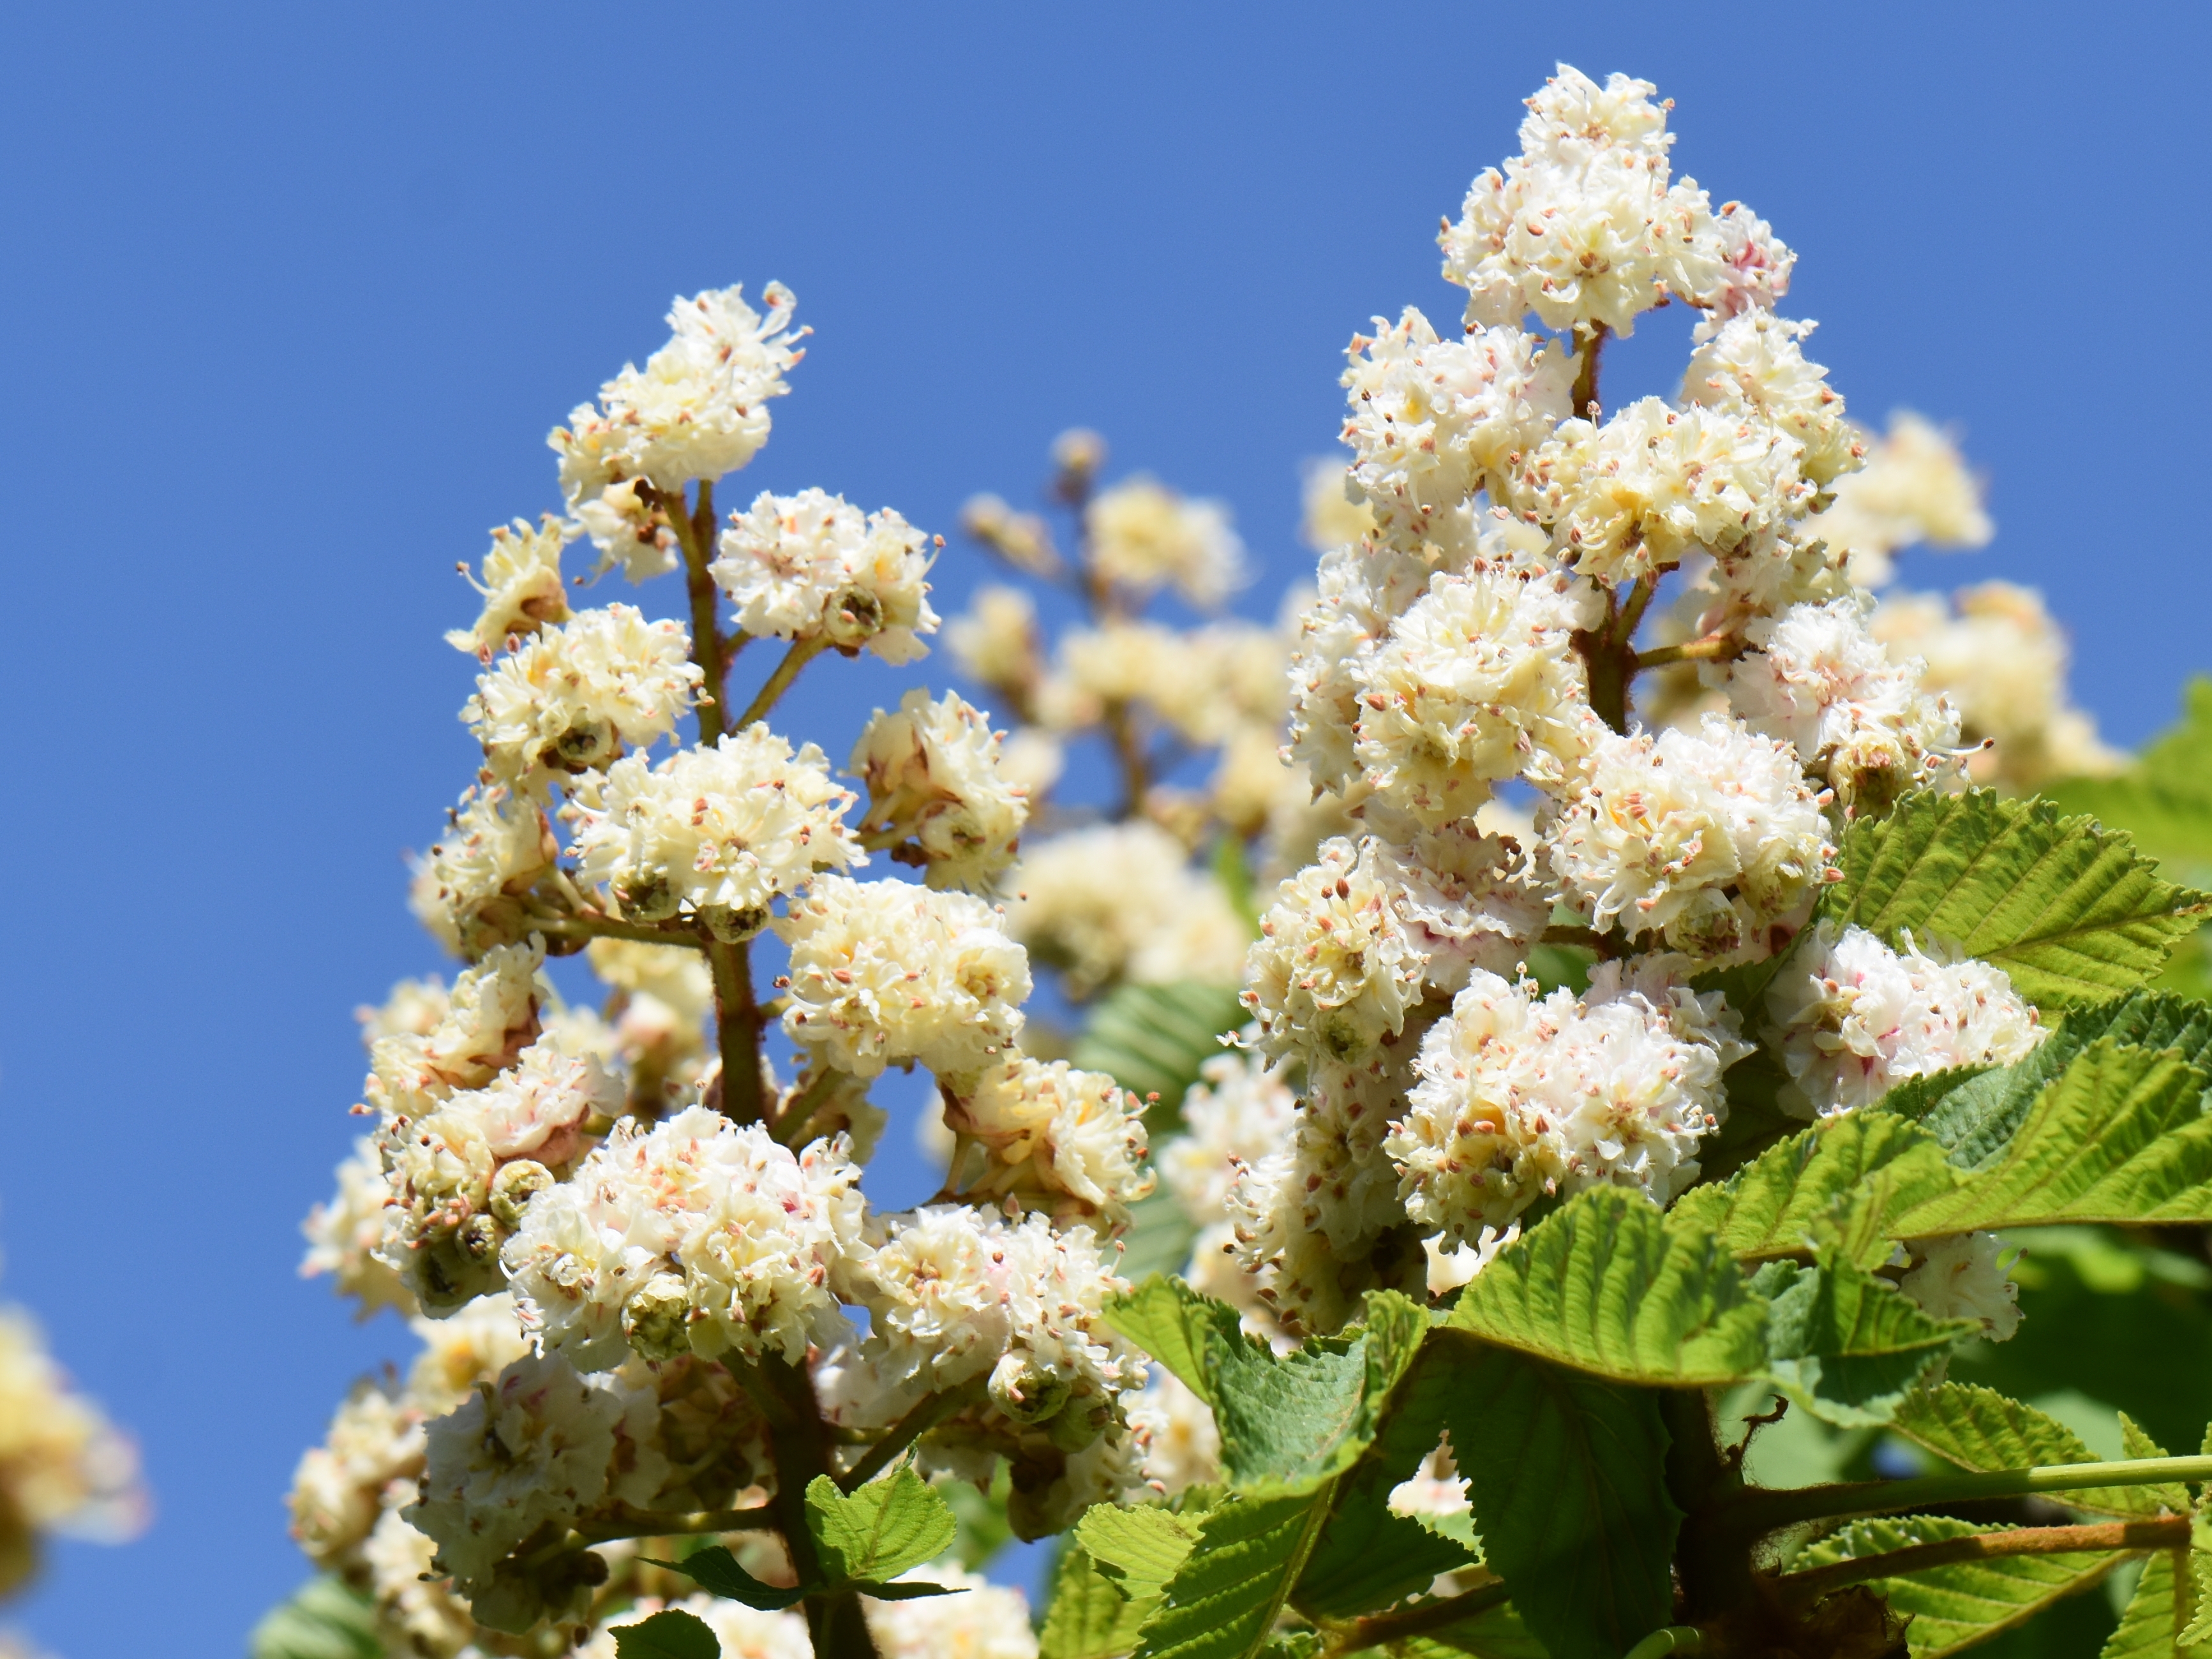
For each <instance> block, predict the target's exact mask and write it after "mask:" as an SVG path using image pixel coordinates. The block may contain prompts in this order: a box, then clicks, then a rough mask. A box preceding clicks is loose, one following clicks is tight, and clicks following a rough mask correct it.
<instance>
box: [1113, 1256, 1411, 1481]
mask: <svg viewBox="0 0 2212 1659" xmlns="http://www.w3.org/2000/svg"><path fill="white" fill-rule="evenodd" d="M1106 1319H1107V1322H1108V1323H1109V1324H1111V1325H1112V1326H1113V1327H1114V1328H1115V1329H1116V1330H1118V1331H1120V1332H1121V1334H1123V1335H1124V1336H1127V1338H1128V1339H1129V1340H1131V1341H1133V1342H1134V1343H1136V1344H1137V1345H1138V1346H1139V1347H1141V1348H1143V1349H1144V1350H1145V1351H1146V1352H1147V1353H1149V1354H1151V1355H1152V1358H1155V1359H1157V1360H1158V1361H1159V1362H1160V1363H1161V1364H1164V1365H1165V1366H1166V1367H1167V1368H1168V1369H1169V1370H1171V1371H1173V1372H1174V1373H1175V1374H1176V1376H1179V1377H1181V1378H1182V1380H1183V1382H1184V1383H1187V1384H1188V1385H1189V1387H1190V1388H1191V1389H1192V1391H1193V1392H1194V1393H1196V1394H1198V1395H1199V1396H1200V1398H1201V1399H1203V1400H1205V1401H1206V1402H1207V1403H1208V1404H1209V1405H1211V1406H1212V1408H1213V1418H1214V1425H1215V1427H1216V1428H1217V1429H1218V1431H1220V1435H1221V1466H1222V1468H1223V1470H1224V1471H1225V1474H1227V1475H1228V1478H1229V1481H1230V1484H1231V1486H1235V1487H1237V1488H1239V1489H1240V1490H1243V1491H1246V1492H1256V1491H1262V1490H1265V1491H1301V1492H1303V1491H1309V1490H1310V1489H1311V1488H1312V1487H1313V1486H1316V1484H1318V1483H1319V1482H1321V1481H1322V1480H1328V1479H1329V1478H1330V1477H1332V1476H1334V1475H1336V1474H1340V1473H1341V1472H1342V1471H1343V1470H1344V1469H1346V1468H1348V1467H1350V1465H1351V1464H1352V1462H1353V1460H1354V1459H1356V1458H1358V1455H1360V1453H1361V1452H1363V1451H1364V1450H1365V1449H1366V1447H1367V1443H1368V1441H1369V1440H1370V1439H1371V1438H1372V1437H1373V1436H1374V1432H1375V1420H1376V1413H1377V1412H1378V1411H1379V1410H1380V1408H1381V1406H1382V1402H1383V1397H1384V1396H1385V1395H1387V1394H1388V1393H1389V1390H1390V1387H1391V1385H1392V1384H1393V1383H1395V1382H1396V1381H1397V1379H1398V1376H1399V1374H1400V1372H1401V1371H1402V1370H1404V1368H1405V1366H1406V1365H1407V1364H1408V1363H1409V1362H1410V1361H1411V1360H1412V1358H1413V1353H1414V1352H1415V1350H1416V1348H1417V1347H1418V1346H1419V1338H1420V1335H1421V1334H1422V1333H1423V1332H1424V1331H1425V1330H1426V1328H1427V1326H1428V1316H1427V1314H1426V1313H1425V1311H1424V1310H1421V1309H1419V1308H1418V1307H1416V1306H1414V1304H1413V1303H1412V1302H1411V1301H1409V1300H1408V1299H1407V1298H1406V1297H1402V1296H1400V1295H1398V1294H1396V1293H1395V1291H1377V1292H1373V1293H1370V1296H1369V1297H1368V1298H1367V1308H1366V1319H1365V1320H1364V1322H1362V1323H1361V1324H1359V1325H1358V1326H1354V1327H1352V1328H1349V1329H1347V1330H1346V1331H1345V1332H1344V1333H1343V1334H1340V1335H1338V1336H1334V1337H1329V1338H1327V1339H1324V1340H1316V1341H1310V1342H1308V1343H1307V1344H1306V1345H1305V1346H1304V1347H1303V1348H1299V1349H1297V1350H1294V1351H1293V1352H1290V1353H1287V1354H1277V1353H1276V1352H1274V1351H1273V1349H1272V1348H1270V1347H1269V1346H1267V1343H1265V1342H1263V1341H1261V1340H1259V1339H1258V1338H1257V1337H1254V1336H1249V1335H1247V1334H1245V1332H1244V1331H1243V1328H1242V1326H1241V1325H1240V1323H1239V1322H1238V1316H1237V1310H1235V1309H1234V1308H1231V1306H1230V1305H1229V1304H1227V1303H1225V1302H1218V1301H1216V1300H1214V1299H1213V1298H1212V1297H1206V1296H1200V1294H1199V1293H1198V1292H1197V1291H1194V1290H1192V1289H1191V1288H1190V1287H1189V1286H1188V1285H1185V1284H1183V1283H1182V1281H1181V1280H1180V1279H1147V1280H1146V1282H1145V1283H1144V1284H1143V1285H1139V1286H1138V1287H1137V1288H1136V1290H1134V1291H1132V1292H1130V1294H1129V1295H1128V1296H1127V1297H1116V1298H1115V1299H1114V1300H1112V1301H1110V1302H1109V1303H1108V1304H1107V1307H1106Z"/></svg>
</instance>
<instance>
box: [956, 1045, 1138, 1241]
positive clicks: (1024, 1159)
mask: <svg viewBox="0 0 2212 1659" xmlns="http://www.w3.org/2000/svg"><path fill="white" fill-rule="evenodd" d="M945 1127H948V1128H950V1129H951V1130H952V1131H953V1133H956V1134H958V1135H964V1136H967V1137H968V1138H969V1139H971V1140H972V1141H974V1142H975V1143H976V1144H978V1145H979V1146H981V1148H982V1149H983V1150H984V1152H985V1153H986V1154H987V1165H986V1167H985V1168H984V1170H982V1172H981V1174H980V1175H977V1176H974V1177H973V1178H972V1179H968V1178H966V1177H967V1176H968V1172H967V1171H965V1170H957V1169H956V1170H954V1171H953V1175H954V1177H955V1178H956V1179H957V1180H960V1181H961V1182H962V1186H961V1192H962V1195H963V1197H965V1198H966V1199H967V1200H969V1202H970V1203H981V1202H984V1201H986V1200H992V1199H996V1198H1000V1197H1003V1196H1006V1195H1009V1194H1011V1195H1013V1196H1015V1197H1016V1198H1020V1199H1036V1200H1042V1201H1041V1202H1040V1203H1039V1204H1038V1205H1037V1207H1041V1208H1045V1209H1048V1210H1050V1211H1051V1212H1053V1214H1054V1218H1055V1219H1057V1220H1060V1221H1062V1222H1067V1221H1073V1220H1084V1219H1088V1218H1092V1217H1096V1218H1098V1219H1100V1220H1101V1221H1103V1222H1104V1223H1105V1224H1106V1225H1109V1226H1118V1225H1121V1224H1123V1223H1125V1222H1126V1221H1127V1219H1128V1213H1129V1206H1130V1205H1131V1204H1132V1203H1133V1202H1134V1201H1135V1200H1138V1199H1140V1198H1143V1197H1144V1196H1146V1194H1149V1193H1150V1192H1151V1191H1152V1171H1151V1170H1147V1169H1146V1167H1145V1154H1146V1137H1145V1117H1144V1107H1143V1105H1142V1103H1140V1102H1139V1100H1138V1099H1137V1097H1135V1096H1134V1095H1133V1094H1131V1093H1130V1092H1129V1091H1127V1090H1126V1089H1124V1088H1123V1087H1121V1085H1120V1084H1118V1083H1116V1082H1115V1080H1114V1079H1113V1078H1111V1077H1110V1076H1109V1075H1108V1074H1107V1073H1103V1072H1082V1071H1077V1070H1075V1069H1074V1068H1073V1067H1072V1066H1069V1065H1068V1063H1067V1062H1066V1060H1052V1061H1049V1062H1048V1061H1045V1060H1032V1059H1030V1057H1029V1056H1028V1055H1026V1054H1018V1055H1015V1056H1013V1057H1012V1058H1011V1059H1008V1060H1005V1061H1002V1062H1001V1063H1000V1064H999V1065H996V1066H989V1067H987V1068H986V1069H985V1071H984V1072H983V1073H982V1075H981V1076H980V1077H979V1078H977V1079H975V1082H974V1083H973V1084H972V1085H967V1086H965V1087H963V1089H961V1090H960V1091H958V1092H957V1093H953V1092H950V1091H948V1092H947V1094H946V1097H945Z"/></svg>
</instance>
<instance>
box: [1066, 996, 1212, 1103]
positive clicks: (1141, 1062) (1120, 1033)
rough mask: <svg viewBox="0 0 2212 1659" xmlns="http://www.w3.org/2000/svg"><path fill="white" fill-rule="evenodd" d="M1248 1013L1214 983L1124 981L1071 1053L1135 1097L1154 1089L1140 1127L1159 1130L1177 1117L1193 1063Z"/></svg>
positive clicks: (1194, 1076)
mask: <svg viewBox="0 0 2212 1659" xmlns="http://www.w3.org/2000/svg"><path fill="white" fill-rule="evenodd" d="M1249 1018H1251V1016H1250V1015H1249V1014H1247V1013H1246V1012H1244V1005H1243V1003H1241V1002H1239V1001H1238V1000H1237V993H1236V992H1235V991H1233V990H1230V989H1227V988H1226V987H1222V986H1219V985H1205V984H1200V983H1198V982H1196V981H1179V982H1177V983H1175V984H1172V985H1124V986H1121V987H1118V988H1116V989H1115V990H1114V991H1112V992H1109V994H1107V995H1106V996H1105V997H1103V999H1101V1000H1100V1001H1099V1004H1098V1006H1097V1008H1095V1009H1094V1010H1093V1011H1092V1012H1091V1022H1090V1024H1087V1025H1085V1027H1084V1028H1083V1035H1082V1036H1079V1037H1078V1038H1077V1039H1076V1042H1075V1051H1074V1053H1073V1054H1071V1055H1069V1057H1068V1058H1069V1060H1070V1061H1071V1063H1073V1064H1074V1065H1076V1066H1081V1067H1082V1068H1083V1069H1084V1070H1085V1071H1086V1072H1105V1073H1110V1074H1111V1075H1112V1077H1113V1079H1114V1080H1115V1082H1117V1083H1119V1084H1120V1085H1121V1086H1122V1087H1123V1088H1124V1089H1127V1090H1128V1091H1131V1092H1132V1093H1133V1094H1135V1095H1136V1096H1137V1097H1139V1099H1142V1098H1144V1097H1146V1096H1148V1095H1158V1097H1159V1100H1158V1104H1157V1106H1156V1107H1155V1108H1154V1109H1152V1110H1150V1111H1147V1112H1146V1115H1145V1127H1146V1128H1147V1129H1149V1130H1151V1131H1152V1133H1154V1134H1155V1135H1158V1134H1164V1133H1168V1132H1169V1131H1170V1130H1172V1129H1173V1128H1175V1127H1176V1126H1177V1125H1178V1124H1180V1123H1181V1122H1182V1097H1183V1096H1185V1095H1186V1094H1188V1093H1189V1092H1190V1085H1192V1084H1194V1083H1195V1082H1197V1081H1198V1068H1199V1067H1200V1066H1202V1065H1204V1064H1205V1063H1206V1061H1207V1060H1211V1059H1212V1058H1213V1056H1214V1055H1216V1054H1220V1053H1221V1052H1222V1047H1221V1039H1222V1037H1223V1036H1225V1035H1226V1034H1228V1033H1229V1032H1231V1031H1235V1030H1240V1029H1241V1028H1242V1027H1243V1024H1245V1022H1246V1021H1247V1020H1248V1019H1249Z"/></svg>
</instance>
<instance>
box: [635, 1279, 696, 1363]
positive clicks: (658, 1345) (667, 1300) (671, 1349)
mask: <svg viewBox="0 0 2212 1659" xmlns="http://www.w3.org/2000/svg"><path fill="white" fill-rule="evenodd" d="M690 1328H691V1298H690V1295H689V1294H687V1293H686V1292H685V1291H684V1281H683V1279H680V1278H678V1276H677V1275H676V1274H674V1273H655V1274H653V1277H652V1278H650V1279H647V1280H646V1281H645V1283H644V1284H643V1285H641V1286H640V1287H639V1288H638V1290H637V1291H636V1292H635V1294H634V1295H632V1296H631V1297H630V1299H629V1301H628V1302H627V1303H626V1304H623V1335H624V1336H626V1337H628V1338H629V1346H631V1347H632V1348H633V1349H634V1350H635V1351H636V1352H637V1353H639V1354H640V1355H641V1356H642V1357H643V1358H647V1359H673V1358H676V1357H677V1356H678V1355H679V1354H684V1353H689V1352H690V1351H691V1343H690V1334H689V1333H690Z"/></svg>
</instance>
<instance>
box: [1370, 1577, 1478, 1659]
mask: <svg viewBox="0 0 2212 1659" xmlns="http://www.w3.org/2000/svg"><path fill="white" fill-rule="evenodd" d="M1511 1599H1512V1592H1511V1591H1510V1589H1507V1588H1506V1586H1505V1585H1504V1583H1502V1582H1498V1581H1493V1582H1492V1583H1487V1584H1479V1585H1477V1586H1476V1587H1475V1588H1474V1589H1471V1590H1467V1591H1464V1592H1462V1594H1460V1595H1446V1596H1443V1597H1440V1598H1438V1599H1437V1600H1435V1601H1420V1602H1417V1603H1415V1604H1414V1605H1413V1606H1412V1607H1407V1609H1406V1610H1405V1611H1404V1612H1402V1613H1376V1614H1373V1615H1372V1616H1370V1617H1369V1618H1365V1619H1355V1620H1352V1622H1351V1623H1350V1624H1348V1625H1346V1626H1343V1627H1342V1629H1341V1630H1340V1631H1339V1632H1337V1633H1336V1634H1335V1635H1334V1638H1333V1639H1332V1640H1331V1641H1330V1643H1329V1644H1328V1651H1329V1653H1330V1655H1331V1656H1332V1659H1334V1656H1335V1655H1337V1654H1350V1653H1361V1652H1364V1651H1365V1650H1368V1649H1370V1648H1379V1647H1383V1646H1386V1645H1387V1644H1389V1643H1392V1642H1396V1641H1401V1640H1402V1639H1404V1638H1407V1637H1408V1636H1419V1635H1420V1634H1421V1633H1422V1632H1424V1631H1431V1630H1442V1629H1443V1628H1444V1626H1447V1625H1456V1624H1457V1623H1459V1621H1460V1620H1462V1619H1472V1618H1474V1616H1475V1614H1477V1613H1487V1612H1489V1611H1490V1609H1491V1608H1492V1607H1502V1606H1504V1604H1505V1603H1506V1602H1507V1601H1510V1600H1511Z"/></svg>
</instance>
